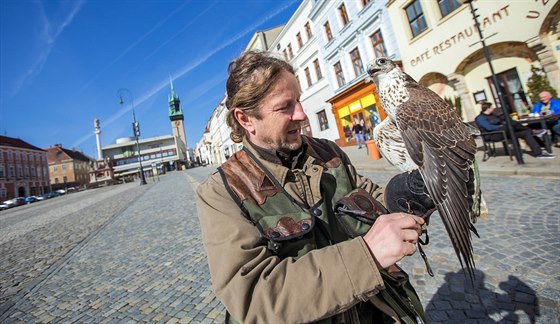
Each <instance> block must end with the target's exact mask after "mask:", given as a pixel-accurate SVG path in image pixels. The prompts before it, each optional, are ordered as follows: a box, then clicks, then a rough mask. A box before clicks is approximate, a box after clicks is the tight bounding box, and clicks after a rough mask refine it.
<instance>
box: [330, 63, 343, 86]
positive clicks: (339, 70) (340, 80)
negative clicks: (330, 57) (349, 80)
mask: <svg viewBox="0 0 560 324" xmlns="http://www.w3.org/2000/svg"><path fill="white" fill-rule="evenodd" d="M333 67H334V75H335V76H336V81H337V82H338V86H339V87H342V86H344V85H345V84H346V81H345V80H344V72H343V71H342V65H340V61H339V62H336V63H335V64H334V66H333Z"/></svg>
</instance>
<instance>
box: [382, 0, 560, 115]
mask: <svg viewBox="0 0 560 324" xmlns="http://www.w3.org/2000/svg"><path fill="white" fill-rule="evenodd" d="M462 2H463V1H459V0H442V1H420V0H413V1H411V0H391V1H389V2H388V3H387V8H388V11H389V16H390V18H391V20H392V22H393V26H394V29H395V35H396V39H397V40H398V43H399V44H398V45H399V47H400V48H402V49H406V51H402V63H403V67H404V70H405V72H407V73H408V74H409V75H410V76H412V77H413V78H414V79H416V80H417V81H419V82H420V83H421V84H423V85H424V86H427V87H429V88H430V89H432V90H433V91H435V92H436V93H438V94H439V95H440V96H441V97H453V98H454V97H457V98H459V99H460V102H461V107H462V114H463V119H464V120H467V121H471V120H473V119H474V117H475V116H476V115H478V113H479V111H480V106H479V105H477V103H478V102H480V101H491V102H493V103H494V104H495V105H496V106H498V107H499V106H500V104H499V102H498V100H497V91H496V89H495V88H494V85H493V84H492V80H491V75H492V73H491V71H490V67H489V64H488V63H487V61H486V59H485V55H484V51H483V48H482V45H481V43H480V38H479V34H478V30H477V28H476V26H475V25H474V20H473V16H472V13H471V10H470V8H469V4H468V3H465V4H462ZM472 5H473V7H474V8H475V9H476V15H478V21H479V23H480V26H481V31H482V33H483V36H484V37H485V38H486V40H485V42H486V45H487V47H488V51H489V53H490V56H491V58H492V65H493V68H494V71H495V74H496V76H497V78H498V83H499V87H500V91H501V92H502V93H503V94H504V97H505V101H506V105H507V107H506V108H507V109H508V110H509V111H510V112H522V111H523V110H524V109H526V106H527V105H531V102H529V100H528V97H527V96H526V92H527V80H528V79H529V77H530V76H531V75H532V73H531V65H534V66H536V67H538V68H541V69H543V71H544V72H545V73H546V74H547V76H548V79H549V80H550V82H551V84H552V85H553V87H555V88H556V89H559V87H560V66H559V64H558V62H559V61H560V55H559V53H560V41H559V37H560V33H559V30H560V22H559V21H560V17H559V10H560V3H559V2H558V1H512V0H496V1H474V2H472Z"/></svg>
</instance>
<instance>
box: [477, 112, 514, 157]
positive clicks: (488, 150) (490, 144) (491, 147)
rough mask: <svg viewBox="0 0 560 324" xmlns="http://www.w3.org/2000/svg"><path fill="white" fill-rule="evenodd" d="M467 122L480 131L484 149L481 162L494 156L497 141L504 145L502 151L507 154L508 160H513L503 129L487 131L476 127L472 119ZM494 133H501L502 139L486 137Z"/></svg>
mask: <svg viewBox="0 0 560 324" xmlns="http://www.w3.org/2000/svg"><path fill="white" fill-rule="evenodd" d="M468 124H469V125H471V126H473V127H476V128H478V130H479V131H480V138H481V139H482V146H483V149H484V156H483V157H482V161H483V162H484V161H488V159H489V158H491V157H495V156H496V143H498V142H502V145H503V146H504V151H505V152H506V153H507V154H508V155H509V159H510V161H513V156H512V150H511V149H510V147H509V141H508V139H507V136H506V131H505V130H498V131H492V132H487V131H485V130H482V129H481V128H480V127H478V124H477V123H476V122H474V121H473V122H469V123H468ZM494 134H502V136H503V139H501V140H495V141H493V140H489V139H487V136H489V135H494Z"/></svg>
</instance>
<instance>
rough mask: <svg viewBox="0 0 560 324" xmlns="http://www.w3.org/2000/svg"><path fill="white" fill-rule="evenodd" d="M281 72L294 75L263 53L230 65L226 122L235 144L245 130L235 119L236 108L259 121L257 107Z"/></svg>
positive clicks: (247, 54) (286, 65)
mask: <svg viewBox="0 0 560 324" xmlns="http://www.w3.org/2000/svg"><path fill="white" fill-rule="evenodd" d="M282 71H287V72H290V73H292V74H295V73H294V69H293V67H292V66H291V65H290V64H289V63H287V62H285V61H283V60H281V59H279V58H276V57H273V56H271V55H270V54H269V53H266V52H255V51H249V52H245V53H243V54H241V55H240V56H239V57H238V58H237V59H235V60H233V61H231V62H230V63H229V67H228V74H229V76H228V79H227V82H226V92H227V99H226V106H227V108H228V110H229V111H228V113H227V117H226V122H227V124H228V126H229V127H231V134H230V137H231V139H232V140H233V141H234V142H235V143H240V142H241V141H242V140H243V137H244V136H245V129H244V128H243V127H242V126H241V125H240V124H239V122H238V121H237V119H235V115H234V113H233V112H234V110H235V108H238V109H241V110H243V112H244V113H245V114H247V115H249V116H252V117H255V118H257V119H260V118H261V116H260V112H259V104H260V103H261V101H262V100H263V98H264V97H265V96H266V94H267V93H268V91H269V90H270V88H271V87H272V85H273V84H275V83H276V81H278V79H279V78H280V74H281V73H282Z"/></svg>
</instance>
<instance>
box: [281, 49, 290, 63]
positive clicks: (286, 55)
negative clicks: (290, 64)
mask: <svg viewBox="0 0 560 324" xmlns="http://www.w3.org/2000/svg"><path fill="white" fill-rule="evenodd" d="M282 53H284V59H285V60H286V61H287V60H289V58H288V52H287V51H286V49H284V50H283V51H282Z"/></svg>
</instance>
